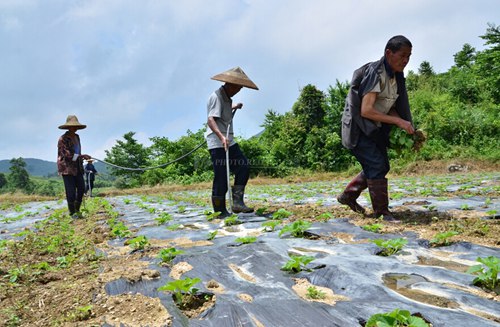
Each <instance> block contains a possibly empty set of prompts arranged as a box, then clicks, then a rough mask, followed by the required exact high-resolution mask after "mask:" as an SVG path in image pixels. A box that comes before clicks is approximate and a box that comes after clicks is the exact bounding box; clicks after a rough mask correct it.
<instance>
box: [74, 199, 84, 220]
mask: <svg viewBox="0 0 500 327" xmlns="http://www.w3.org/2000/svg"><path fill="white" fill-rule="evenodd" d="M81 205H82V203H81V202H78V201H75V213H74V214H73V218H82V213H81V212H80V207H81Z"/></svg>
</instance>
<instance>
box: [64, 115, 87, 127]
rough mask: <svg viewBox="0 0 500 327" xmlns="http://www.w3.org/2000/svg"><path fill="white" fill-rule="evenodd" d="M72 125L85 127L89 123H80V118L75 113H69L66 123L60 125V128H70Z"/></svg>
mask: <svg viewBox="0 0 500 327" xmlns="http://www.w3.org/2000/svg"><path fill="white" fill-rule="evenodd" d="M70 127H76V129H84V128H85V127H87V125H83V124H80V122H79V121H78V118H76V116H75V115H69V116H68V118H66V124H63V125H61V126H59V128H60V129H69V128H70Z"/></svg>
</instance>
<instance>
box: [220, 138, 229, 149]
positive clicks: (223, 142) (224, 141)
mask: <svg viewBox="0 0 500 327" xmlns="http://www.w3.org/2000/svg"><path fill="white" fill-rule="evenodd" d="M221 142H222V146H224V150H226V151H227V150H228V149H229V140H228V139H227V138H226V137H225V136H223V137H222V138H221Z"/></svg>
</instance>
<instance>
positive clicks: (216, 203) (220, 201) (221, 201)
mask: <svg viewBox="0 0 500 327" xmlns="http://www.w3.org/2000/svg"><path fill="white" fill-rule="evenodd" d="M212 206H213V207H214V212H220V215H219V216H218V218H226V217H229V216H230V215H231V214H230V213H229V212H228V211H227V209H226V197H225V196H212Z"/></svg>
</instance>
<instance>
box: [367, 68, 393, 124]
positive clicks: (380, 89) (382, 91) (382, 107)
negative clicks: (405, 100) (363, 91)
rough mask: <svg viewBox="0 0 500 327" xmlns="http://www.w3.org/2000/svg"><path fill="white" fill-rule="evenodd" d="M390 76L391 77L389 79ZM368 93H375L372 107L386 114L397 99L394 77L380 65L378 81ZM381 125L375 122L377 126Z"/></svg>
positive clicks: (388, 69) (390, 71)
mask: <svg viewBox="0 0 500 327" xmlns="http://www.w3.org/2000/svg"><path fill="white" fill-rule="evenodd" d="M391 75H392V77H391ZM370 92H375V93H377V99H376V100H375V103H374V107H375V109H377V111H379V112H381V113H384V114H387V113H388V112H389V111H390V110H391V108H392V107H394V104H395V103H396V100H397V99H398V96H399V95H398V85H397V83H396V76H395V74H394V73H393V72H392V70H391V69H390V67H388V65H385V64H384V65H382V73H381V74H380V81H379V83H377V84H376V85H375V86H374V87H373V89H372V90H371V91H370ZM380 125H381V123H380V122H377V126H380Z"/></svg>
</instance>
